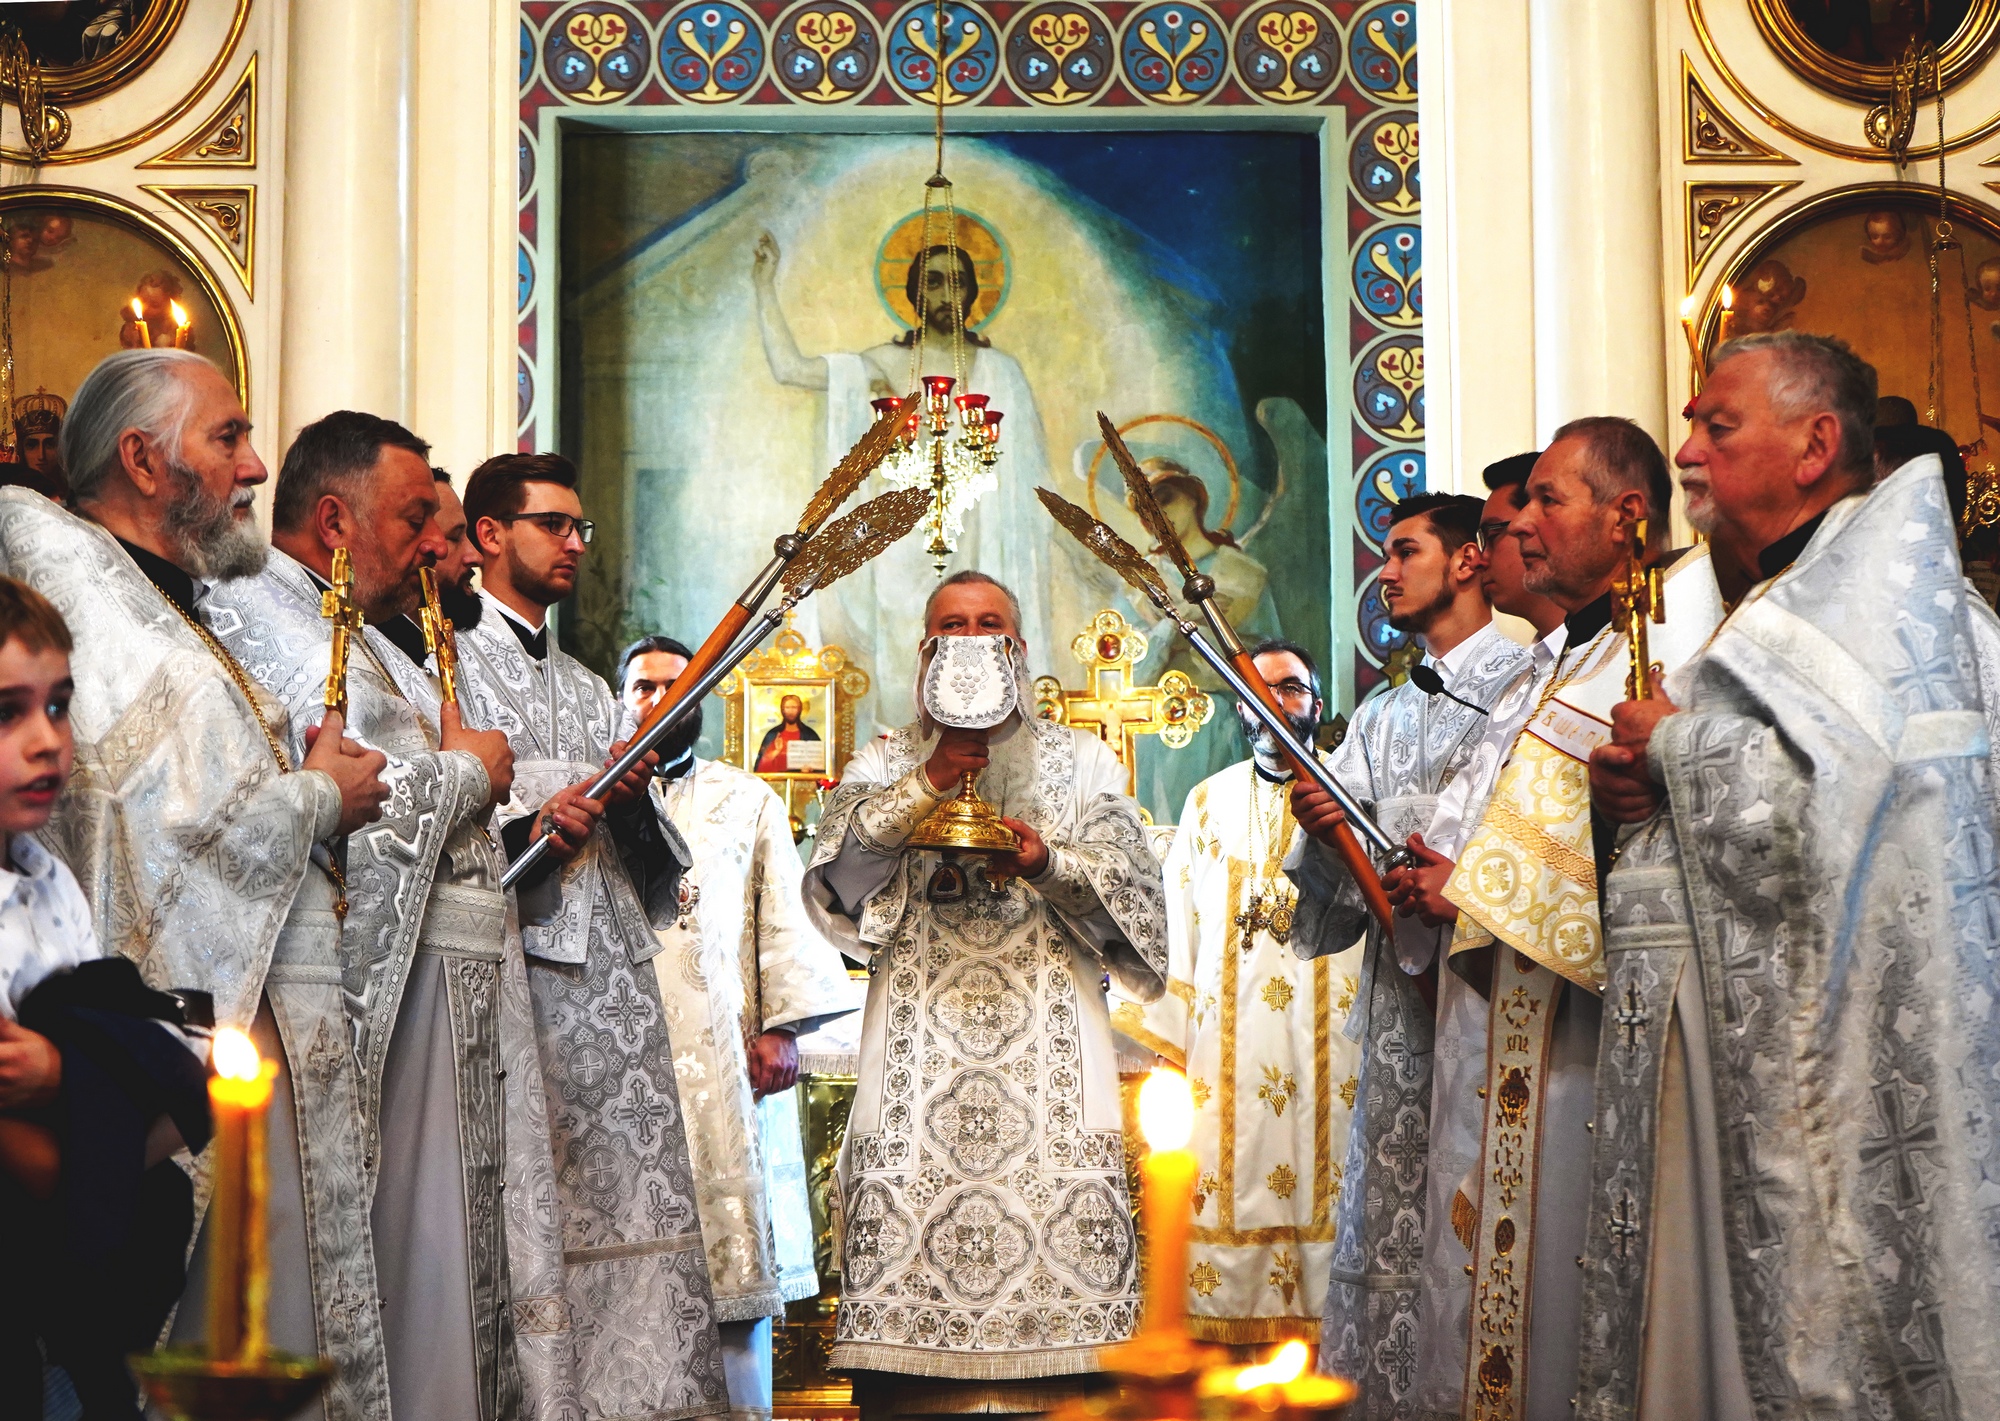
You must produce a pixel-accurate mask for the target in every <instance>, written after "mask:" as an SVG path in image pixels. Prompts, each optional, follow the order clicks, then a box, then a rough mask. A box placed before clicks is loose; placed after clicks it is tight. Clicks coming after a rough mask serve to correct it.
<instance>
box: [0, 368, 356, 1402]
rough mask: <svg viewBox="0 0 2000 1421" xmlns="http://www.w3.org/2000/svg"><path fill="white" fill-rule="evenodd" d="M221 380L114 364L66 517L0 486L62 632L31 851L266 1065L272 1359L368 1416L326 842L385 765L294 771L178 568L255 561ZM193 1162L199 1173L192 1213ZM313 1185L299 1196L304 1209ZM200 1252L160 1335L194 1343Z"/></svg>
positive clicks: (257, 466) (34, 577)
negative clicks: (72, 755)
mask: <svg viewBox="0 0 2000 1421" xmlns="http://www.w3.org/2000/svg"><path fill="white" fill-rule="evenodd" d="M249 428H250V422H249V417H248V416H247V415H246V414H245V413H244V410H243V406H242V404H241V403H240V402H239V401H238V399H237V397H236V392H235V390H234V389H233V388H232V386H231V385H230V383H229V381H228V380H227V379H226V378H225V377H224V376H223V375H222V373H221V372H220V371H218V370H217V369H216V368H215V367H214V366H213V365H211V364H209V362H207V361H206V360H203V359H202V358H201V357H200V356H197V355H195V354H193V353H192V352H188V351H180V350H128V351H123V352H120V353H119V354H117V355H113V356H111V357H109V358H108V359H106V360H105V361H103V362H101V363H100V364H99V365H98V366H97V367H96V369H94V370H93V371H92V372H91V373H90V375H88V376H86V377H85V379H84V382H83V384H82V385H80V386H79V387H78V388H77V393H76V398H75V400H74V401H73V402H72V404H71V418H70V420H69V421H68V422H67V423H66V424H65V426H64V442H63V454H64V460H65V464H66V466H67V468H68V469H69V470H70V471H71V475H72V482H71V488H72V490H73V492H74V496H75V497H76V500H77V506H78V508H79V509H80V510H81V512H82V514H83V515H84V516H83V517H74V516H72V515H70V514H68V513H65V512H64V511H63V510H62V509H61V508H60V507H59V506H58V505H56V504H54V503H51V502H50V501H49V500H48V499H46V498H43V497H42V496H40V495H39V494H34V493H29V492H27V491H26V490H19V489H9V490H4V491H0V572H4V573H5V574H6V575H8V576H10V577H15V578H18V579H20V580H21V581H23V582H26V583H28V584H29V585H30V586H32V587H34V588H35V589H36V590H37V591H38V592H40V593H41V594H42V595H43V596H45V597H47V598H48V599H49V601H50V602H52V603H54V604H55V607H56V609H57V610H58V611H60V612H61V613H62V615H63V619H64V620H65V621H66V622H67V623H68V624H69V626H70V629H71V632H72V634H73V636H74V637H75V640H76V650H75V654H74V655H73V657H72V658H71V666H72V672H73V675H74V677H75V680H76V695H75V698H74V699H73V700H72V701H71V703H70V716H71V720H72V722H73V724H74V727H75V734H76V771H75V774H74V776H73V777H72V778H71V780H70V784H69V788H68V791H67V792H66V793H65V794H64V796H63V798H62V800H61V801H60V803H59V804H58V805H57V807H56V813H55V817H54V819H53V820H52V821H51V822H50V826H49V829H48V830H47V831H46V833H45V835H44V838H45V841H46V842H47V844H48V847H49V848H50V849H52V850H53V851H54V852H55V853H56V854H57V855H58V856H59V857H61V858H62V859H63V860H64V862H66V863H67V864H68V865H69V866H70V869H71V871H72V872H73V873H75V875H76V877H77V881H78V883H79V884H80V885H81V886H82V888H83V892H84V896H85V897H86V898H87V899H89V901H90V909H91V918H92V920H93V924H94V926H95V928H96V930H97V937H98V941H99V943H100V944H101V945H102V946H103V947H104V948H105V949H106V950H107V951H116V952H120V953H122V954H124V955H125V956H127V957H130V958H132V959H133V960H134V961H136V962H137V963H138V964H139V968H140V971H141V972H142V973H143V974H144V975H145V978H146V980H147V982H148V983H149V984H151V985H153V986H155V987H161V988H174V987H180V988H193V989H197V990H200V991H205V992H208V993H210V994H211V995H212V996H213V998H214V1002H215V1019H216V1022H217V1024H218V1025H222V1026H234V1027H238V1028H240V1029H242V1030H246V1031H249V1032H250V1033H251V1034H252V1035H253V1037H255V1039H256V1040H257V1043H258V1046H259V1049H260V1050H261V1051H262V1052H263V1053H264V1056H265V1059H266V1060H270V1061H275V1062H276V1063H277V1065H278V1067H279V1071H278V1077H277V1080H276V1082H275V1083H274V1084H275V1090H274V1096H273V1101H272V1106H271V1113H270V1117H269V1118H270V1135H269V1152H268V1156H267V1166H268V1169H269V1171H270V1188H271V1194H270V1224H271V1227H270V1248H271V1300H270V1313H269V1317H270V1336H271V1342H272V1345H273V1346H275V1347H280V1348H283V1349H285V1350H288V1351H293V1352H303V1353H308V1354H311V1353H322V1354H325V1355H327V1356H330V1357H331V1358H332V1359H333V1361H334V1364H335V1375H334V1379H333V1381H332V1383H331V1384H330V1385H329V1387H328V1389H327V1390H326V1391H325V1392H324V1393H323V1394H322V1396H321V1398H320V1400H319V1401H317V1402H315V1403H314V1404H313V1405H312V1406H311V1407H309V1408H307V1412H306V1413H305V1414H310V1415H324V1416H326V1417H328V1418H330V1421H362V1419H363V1418H368V1417H375V1416H380V1415H383V1414H384V1413H385V1411H386V1408H387V1406H388V1385H389V1382H388V1371H387V1368H386V1366H385V1365H384V1360H383V1349H382V1331H381V1328H382V1317H381V1312H380V1309H379V1307H378V1306H377V1303H376V1298H377V1296H378V1291H377V1287H376V1277H375V1259H374V1249H373V1244H372V1241H371V1239H370V1236H369V1227H368V1195H367V1180H366V1173H365V1169H366V1166H365V1165H364V1162H363V1157H364V1155H365V1153H366V1151H365V1147H364V1144H363V1138H362V1117H361V1103H360V1090H361V1084H360V1083H361V1072H360V1070H359V1069H358V1067H357V1066H356V1065H355V1063H354V1060H353V1056H352V1054H351V1053H350V1052H349V1051H348V1049H347V1017H346V1013H345V1010H344V1008H343V1004H342V1000H341V988H340V925H339V921H338V919H337V918H336V917H335V916H334V912H333V909H334V904H335V901H336V889H335V884H334V879H333V877H332V875H331V874H330V873H329V872H328V863H329V860H328V859H327V858H326V851H325V849H324V847H323V846H322V843H321V841H324V840H327V839H329V838H332V837H334V836H335V835H338V834H343V833H347V832H349V831H352V830H355V829H359V828H360V827H361V826H362V825H364V824H366V823H368V822H369V821H370V820H371V819H373V818H374V817H375V816H376V815H377V814H379V813H380V811H381V806H382V804H383V801H384V800H385V798H386V797H387V795H388V789H387V787H386V786H385V785H384V784H383V783H382V781H381V778H380V775H379V771H380V770H381V769H382V768H383V766H384V765H385V764H386V760H385V757H384V756H382V755H380V754H379V753H377V752H374V751H370V750H366V749H364V748H363V747H362V746H360V745H359V744H357V743H355V742H354V741H351V740H347V739H345V738H344V737H342V736H341V735H339V734H338V733H336V732H337V727H338V723H339V722H338V719H337V718H336V719H335V720H334V721H333V722H332V723H331V724H330V725H327V726H326V727H325V728H326V729H327V730H328V731H329V733H327V734H323V735H320V736H319V737H317V738H316V739H315V741H314V743H313V745H312V747H311V749H310V750H309V751H307V753H306V754H305V756H304V757H303V759H299V758H296V757H295V756H294V754H293V751H292V750H291V749H289V748H287V747H288V743H289V742H290V734H291V727H290V719H289V716H288V714H287V712H286V710H285V707H284V706H283V705H282V704H281V703H280V702H279V701H278V700H277V699H276V698H275V697H273V696H271V695H270V694H269V693H268V692H266V691H265V690H263V689H262V688H261V687H259V686H258V685H257V684H256V683H255V682H254V681H252V680H251V679H250V678H249V677H248V676H247V675H246V674H245V673H244V671H243V669H242V667H240V666H239V665H237V664H236V662H235V660H234V658H233V657H231V656H230V655H229V653H228V651H227V650H225V649H224V648H223V646H222V644H221V643H220V642H219V641H217V640H215V637H214V635H213V633H211V632H210V631H209V630H208V627H207V625H206V624H205V622H204V621H203V610H202V607H201V598H200V596H199V595H198V594H199V592H200V590H201V589H200V585H199V584H198V583H197V581H196V578H197V576H201V577H212V578H216V579H220V580H224V581H226V580H228V579H230V578H235V577H242V576H247V575H250V574H252V573H254V572H256V571H257V570H258V569H259V568H261V567H262V566H263V563H264V558H265V554H266V546H265V543H264V540H263V537H262V535H261V534H260V533H258V531H257V528H256V525H255V523H254V522H253V521H252V506H251V505H252V500H253V498H254V490H255V488H256V486H257V485H258V484H260V483H262V482H264V480H265V478H266V473H265V470H264V465H263V461H262V460H261V459H259V458H258V457H257V454H256V452H255V451H254V450H253V449H252V448H251V445H250V442H249ZM206 1168H207V1159H206V1157H204V1158H203V1159H201V1160H197V1161H196V1162H195V1168H194V1173H195V1180H196V1200H197V1204H198V1205H199V1204H202V1203H203V1202H205V1197H206V1192H207V1191H206ZM308 1191H310V1193H308ZM205 1258H206V1242H205V1240H204V1241H202V1242H200V1243H198V1244H197V1246H196V1250H195V1254H194V1258H193V1260H192V1263H191V1268H190V1273H191V1277H190V1283H189V1287H188V1290H187V1292H186V1293H185V1294H184V1300H191V1301H192V1304H193V1305H192V1306H184V1307H182V1308H181V1309H180V1312H179V1315H178V1316H177V1318H176V1322H175V1331H176V1335H177V1336H178V1337H182V1338H189V1337H192V1338H199V1337H200V1336H202V1333H203V1327H204V1323H205V1309H204V1307H203V1306H202V1299H203V1297H204V1293H203V1291H202V1288H203V1283H202V1277H203V1265H204V1260H205Z"/></svg>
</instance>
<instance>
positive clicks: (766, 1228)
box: [618, 636, 861, 1421]
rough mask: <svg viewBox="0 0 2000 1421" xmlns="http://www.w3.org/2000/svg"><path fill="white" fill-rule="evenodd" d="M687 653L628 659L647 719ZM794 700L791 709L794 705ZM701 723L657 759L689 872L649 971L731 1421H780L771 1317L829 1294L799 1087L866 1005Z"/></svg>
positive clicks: (784, 838) (785, 847)
mask: <svg viewBox="0 0 2000 1421" xmlns="http://www.w3.org/2000/svg"><path fill="white" fill-rule="evenodd" d="M687 664H688V649H687V648H686V647H685V646H683V645H682V644H681V643H680V642H677V641H675V640H674V639H673V638H672V637H664V636H649V637H643V638H641V639H640V640H638V641H636V642H634V643H632V645H630V646H629V647H627V648H626V649H625V653H624V655H623V656H621V657H619V659H618V684H619V687H620V692H621V696H622V699H623V700H624V703H625V709H626V710H627V711H628V712H630V714H631V715H632V716H633V717H635V718H639V717H644V716H645V715H646V713H647V712H649V711H650V710H652V708H653V707H654V706H655V705H656V704H658V703H659V700H660V697H661V696H663V695H664V694H665V693H666V691H667V688H668V687H670V686H671V685H672V684H673V683H674V681H675V680H676V678H678V677H679V676H680V674H681V673H682V672H683V671H685V670H687ZM786 699H787V700H788V701H789V700H795V699H796V697H787V698H786ZM700 738H701V712H700V710H699V709H698V708H697V710H696V711H695V713H694V714H693V715H691V716H689V717H688V718H687V720H686V721H685V722H684V723H683V724H682V725H681V726H680V727H679V728H678V729H677V730H676V731H675V732H674V734H673V735H672V736H670V737H669V738H668V740H667V742H666V743H665V744H663V745H662V746H661V747H660V769H659V773H658V774H657V775H655V776H654V778H653V786H652V792H653V801H654V803H655V804H657V805H658V806H659V809H660V813H661V814H662V815H663V816H665V817H666V818H668V819H671V820H672V821H673V822H674V823H675V824H676V825H679V826H680V827H681V832H682V833H683V834H685V835H686V837H687V844H688V851H689V852H690V853H691V854H692V855H693V856H694V863H693V865H692V866H691V867H690V868H689V869H688V871H687V873H686V875H685V876H684V877H683V878H682V879H681V885H680V913H679V915H678V916H677V917H676V918H675V919H674V921H673V923H672V925H671V926H667V927H658V926H656V927H655V930H654V931H655V935H656V936H657V937H658V938H659V940H660V949H661V950H660V955H659V956H658V957H655V958H654V959H653V966H654V968H655V969H656V971H657V973H658V977H659V983H660V1001H661V1003H662V1005H663V1006H664V1007H665V1008H666V1013H667V1031H668V1034H669V1035H670V1036H671V1037H672V1038H673V1042H674V1074H675V1076H676V1077H677V1078H678V1080H679V1082H680V1087H681V1099H682V1100H683V1101H684V1102H685V1103H686V1104H687V1108H688V1116H687V1137H688V1154H689V1157H690V1158H691V1159H692V1160H693V1162H694V1178H695V1198H696V1200H697V1202H698V1203H699V1204H700V1207H701V1236H702V1243H703V1245H704V1246H705V1247H706V1248H707V1250H708V1280H709V1284H710V1285H711V1286H712V1287H713V1288H714V1290H715V1317H716V1321H717V1323H719V1324H720V1328H721V1332H722V1360H723V1365H724V1366H725V1368H726V1369H727V1370H728V1374H729V1414H730V1416H731V1418H732V1421H770V1415H771V1319H772V1318H774V1317H778V1316H780V1315H782V1314H783V1312H784V1310H785V1304H786V1303H789V1302H797V1301H798V1300H800V1299H801V1298H809V1297H812V1296H813V1295H814V1294H816V1293H817V1292H818V1291H819V1275H818V1274H817V1272H815V1271H814V1268H813V1231H812V1216H811V1212H810V1209H809V1206H808V1204H807V1201H806V1165H805V1149H804V1143H803V1141H802V1139H801V1137H800V1134H799V1108H798V1101H797V1098H796V1095H795V1093H794V1091H793V1085H794V1084H795V1083H796V1081H797V1080H798V1071H799V1048H798V1042H797V1037H798V1036H799V1035H800V1033H802V1032H808V1031H814V1030H817V1029H818V1028H819V1027H820V1026H821V1025H823V1024H824V1023H826V1022H828V1021H831V1020H832V1019H833V1018H835V1017H838V1016H843V1015H845V1014H847V1013H848V1012H851V1011H854V1010H855V1009H857V1008H858V1007H859V1006H860V1005H861V1003H860V1000H859V997H860V994H859V993H858V992H856V991H855V990H854V987H853V985H852V984H851V983H850V982H849V981H848V980H847V971H846V968H845V967H844V966H843V965H842V963H841V959H840V954H839V953H838V952H837V951H835V950H834V947H833V945H832V944H831V943H829V942H828V941H827V940H826V939H825V938H823V937H821V936H820V935H819V934H818V933H817V932H815V931H814V930H813V926H812V923H811V921H810V920H809V919H808V918H807V917H806V910H805V904H804V903H803V902H802V901H801V899H800V897H799V884H800V881H801V880H802V879H803V878H804V876H805V867H804V865H803V864H801V863H800V862H799V853H798V849H797V848H796V847H795V846H794V844H793V841H792V829H791V816H790V815H788V814H787V813H786V812H785V806H784V804H783V802H782V801H780V800H779V798H778V796H777V795H776V794H775V793H773V792H772V790H771V787H770V786H769V785H768V784H766V783H764V781H763V780H761V779H759V778H758V777H757V776H756V775H754V774H750V773H749V772H747V771H745V770H742V769H739V768H738V767H736V766H734V765H728V764H724V763H723V762H722V761H720V760H704V759H701V758H699V757H697V756H696V754H695V748H694V747H695V742H696V741H697V740H699V739H700Z"/></svg>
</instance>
